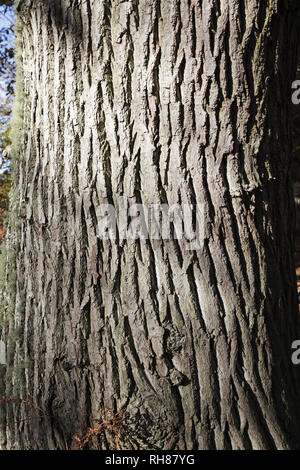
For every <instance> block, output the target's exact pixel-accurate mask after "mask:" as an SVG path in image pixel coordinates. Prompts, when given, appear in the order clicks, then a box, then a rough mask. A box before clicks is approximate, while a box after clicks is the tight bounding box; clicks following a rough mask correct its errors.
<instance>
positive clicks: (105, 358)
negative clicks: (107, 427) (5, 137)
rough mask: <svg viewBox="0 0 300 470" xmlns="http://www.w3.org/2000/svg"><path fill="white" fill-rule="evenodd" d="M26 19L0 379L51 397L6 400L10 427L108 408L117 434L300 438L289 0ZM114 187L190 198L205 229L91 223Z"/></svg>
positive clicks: (170, 200) (28, 435) (36, 9)
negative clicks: (135, 230) (141, 230)
mask: <svg viewBox="0 0 300 470" xmlns="http://www.w3.org/2000/svg"><path fill="white" fill-rule="evenodd" d="M18 24H19V26H18V30H19V32H18V37H19V47H20V59H19V78H18V91H17V102H18V105H16V107H17V110H15V115H16V122H17V124H16V125H15V128H14V129H15V133H14V134H15V137H14V139H15V152H16V153H17V154H18V159H17V158H16V162H15V191H14V193H13V196H12V203H11V213H12V215H11V217H10V223H9V227H8V231H7V236H6V251H5V253H4V256H5V257H6V258H5V260H6V261H5V262H4V268H3V275H4V280H3V286H4V288H3V289H2V298H3V301H4V302H5V309H2V317H3V318H2V339H3V340H4V341H5V342H6V344H7V349H8V353H7V361H8V364H7V367H6V371H5V377H6V378H5V388H6V390H4V393H2V394H4V395H6V396H7V397H9V396H14V397H18V396H19V397H24V396H25V395H24V394H25V391H26V390H27V391H28V393H30V396H31V397H32V399H33V401H34V403H36V404H37V405H38V406H39V407H41V409H42V410H43V413H44V414H45V416H42V417H40V418H39V419H33V418H32V415H31V411H32V410H30V407H28V406H27V405H26V404H25V403H24V402H23V403H22V404H21V405H18V403H15V404H12V403H7V404H6V405H5V407H4V410H3V412H2V414H3V424H2V447H3V448H9V449H12V448H20V449H65V448H70V447H72V445H73V444H74V440H73V438H74V435H75V434H77V435H82V427H83V426H85V425H91V424H92V420H93V419H99V420H101V419H102V417H103V413H104V410H106V409H108V408H112V409H114V410H115V411H119V410H123V412H124V417H123V425H122V429H121V440H120V445H121V448H122V449H189V450H193V449H273V448H277V449H291V448H300V445H299V441H300V437H299V436H300V434H299V423H300V421H299V410H298V408H297V407H298V404H299V390H300V388H299V371H298V369H297V367H295V366H293V365H292V363H291V359H290V357H291V343H292V341H293V340H294V339H297V338H299V318H298V316H297V293H296V281H295V269H294V255H293V226H294V204H293V196H292V184H291V181H290V163H291V161H290V160H291V159H290V155H291V149H290V127H289V110H290V86H291V82H292V80H293V73H294V71H295V61H296V53H297V35H298V30H299V7H298V6H297V3H295V4H294V3H293V2H283V1H282V2H281V1H279V0H251V1H248V2H244V1H238V0H224V1H222V2H220V1H211V0H203V1H198V0H181V1H180V0H163V1H160V0H139V1H138V0H132V1H121V0H88V1H81V0H55V1H53V0H52V1H47V0H40V1H35V2H30V1H29V0H26V1H21V2H18ZM20 133H21V134H20ZM17 139H18V140H17ZM120 197H123V198H125V200H126V201H129V205H131V204H134V203H143V204H145V205H149V204H152V203H159V204H169V205H172V204H183V203H190V204H195V203H198V204H200V205H201V207H202V209H203V212H202V219H201V220H202V227H201V229H202V233H203V240H202V242H203V243H202V244H201V247H198V248H197V249H195V250H187V249H186V244H185V243H186V241H185V240H176V239H175V237H173V238H172V239H171V240H164V239H162V238H161V239H158V240H152V239H146V240H143V239H141V240H126V239H124V240H123V239H121V237H120V233H119V232H118V234H117V238H116V239H112V240H101V239H100V238H99V236H98V235H99V233H98V232H99V224H100V225H101V222H100V219H101V218H100V215H99V207H100V204H103V203H109V204H112V205H114V207H116V208H117V211H119V210H120V209H119V207H118V201H119V198H120ZM13 214H14V216H13ZM15 219H17V220H15ZM43 413H42V414H43ZM112 444H113V443H112V442H111V436H110V435H109V433H106V434H103V435H101V436H99V438H98V440H97V441H96V440H94V441H91V443H90V448H98V449H106V448H109V446H110V445H112Z"/></svg>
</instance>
